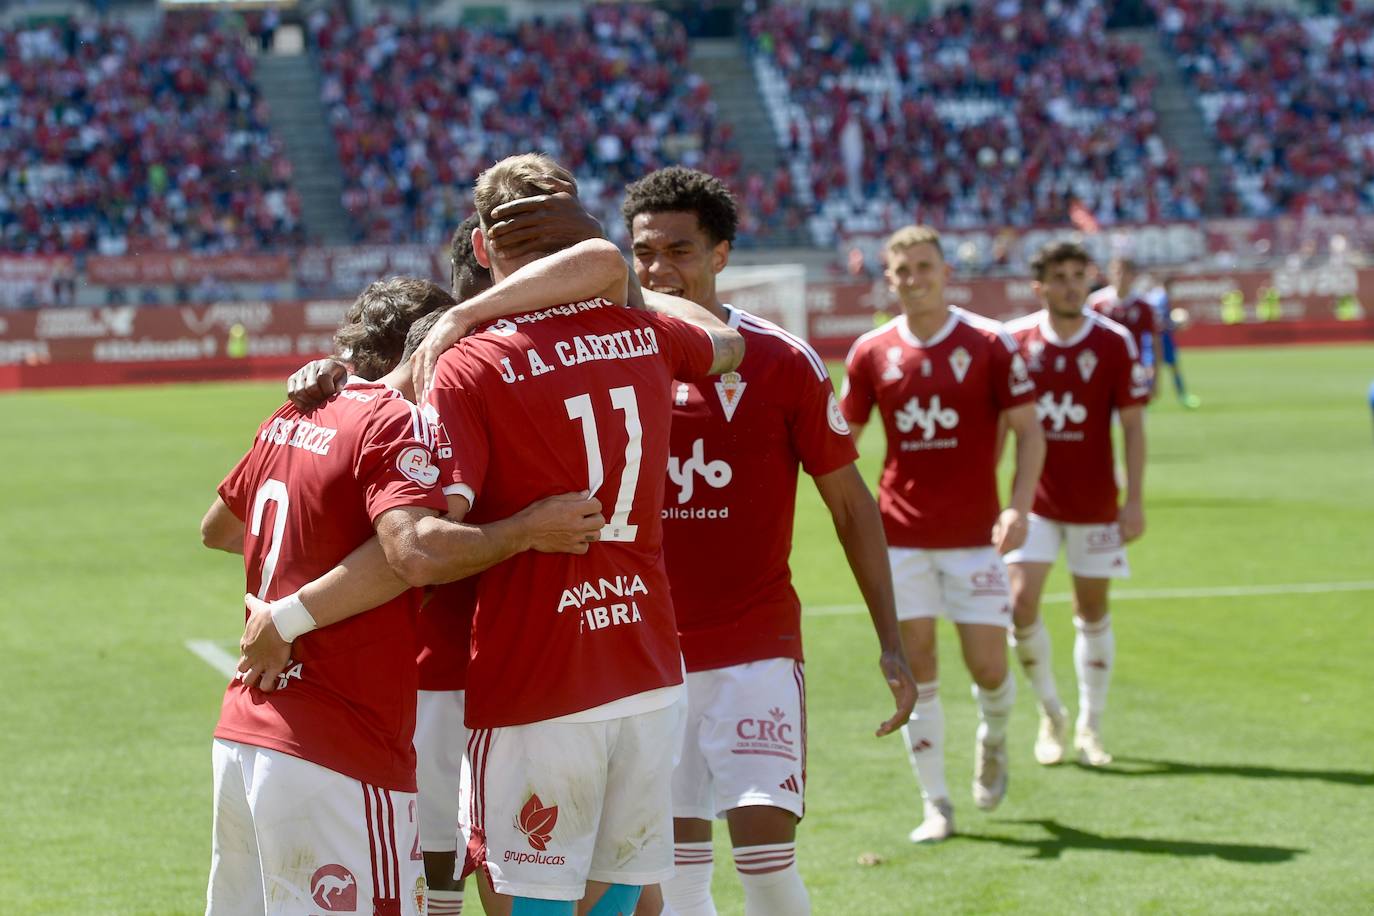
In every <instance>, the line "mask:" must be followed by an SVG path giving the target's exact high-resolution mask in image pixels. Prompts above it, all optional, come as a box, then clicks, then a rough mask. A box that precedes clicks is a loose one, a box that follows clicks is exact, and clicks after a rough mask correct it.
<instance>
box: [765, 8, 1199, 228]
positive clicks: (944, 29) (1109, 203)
mask: <svg viewBox="0 0 1374 916" xmlns="http://www.w3.org/2000/svg"><path fill="white" fill-rule="evenodd" d="M1105 19H1106V16H1105V12H1104V8H1103V4H1101V3H1099V2H1096V0H1055V2H1051V3H1047V4H1043V5H1038V4H1037V5H1031V4H1027V5H1021V4H1018V3H1008V2H993V0H979V2H976V3H973V4H968V5H958V6H951V7H949V8H948V9H946V10H944V11H943V12H941V13H940V14H938V15H935V16H933V17H929V18H921V19H915V18H906V17H902V16H896V15H889V14H886V13H883V12H881V11H879V10H876V9H873V8H871V7H870V6H869V5H868V4H858V5H855V6H853V7H843V8H836V9H815V8H803V7H799V6H789V5H776V6H772V7H770V8H769V9H767V10H765V11H763V12H761V13H758V14H756V15H755V16H753V17H752V18H751V19H750V21H749V23H748V31H749V39H750V42H751V45H752V47H753V49H754V53H755V54H756V56H757V57H758V58H759V59H760V61H761V63H762V65H763V69H764V70H765V71H768V70H771V71H773V72H774V73H777V74H780V75H781V76H782V78H783V83H784V85H785V93H783V94H780V95H774V96H773V97H772V98H770V102H772V103H773V104H774V106H775V107H781V108H782V110H784V111H785V112H786V115H785V116H784V117H783V118H782V119H781V121H782V122H783V123H782V125H781V126H782V129H783V131H784V137H785V140H784V142H785V143H786V144H787V145H789V146H790V148H791V152H792V153H793V154H794V156H795V157H796V160H797V161H800V162H803V163H806V164H807V166H806V167H805V169H804V177H805V180H806V181H807V182H809V188H808V190H809V191H810V194H811V196H812V197H814V199H815V201H816V204H817V216H816V217H815V218H814V219H813V222H812V225H813V233H814V234H815V235H816V236H817V240H818V241H826V240H828V239H829V238H830V237H831V236H832V235H833V234H834V233H835V232H836V231H837V230H846V229H848V230H855V229H857V230H863V231H869V232H874V231H887V230H889V229H892V228H895V226H897V225H901V224H902V223H905V222H909V221H910V219H911V218H912V216H913V214H914V215H915V216H916V218H918V219H920V220H923V221H927V222H931V223H934V224H938V225H944V226H946V227H949V228H968V227H972V226H983V225H999V224H1007V223H1010V224H1013V225H1032V224H1039V223H1056V222H1064V221H1065V220H1066V216H1067V213H1068V211H1069V207H1070V206H1071V204H1072V203H1073V202H1074V201H1079V202H1081V203H1082V204H1083V205H1084V206H1086V207H1087V208H1088V209H1089V210H1090V211H1091V212H1092V213H1093V215H1094V216H1095V217H1096V219H1097V220H1098V221H1099V222H1100V223H1103V224H1110V223H1117V222H1127V221H1144V220H1160V219H1191V218H1196V217H1197V216H1199V215H1200V213H1201V203H1202V199H1203V192H1204V188H1205V182H1206V177H1205V175H1203V174H1195V173H1191V172H1188V171H1185V170H1184V169H1183V168H1182V167H1181V166H1180V164H1179V162H1178V159H1177V157H1176V155H1175V154H1174V153H1173V152H1171V151H1170V150H1168V149H1167V148H1166V147H1165V145H1164V143H1163V141H1162V140H1161V139H1160V137H1159V135H1158V133H1157V132H1156V123H1155V121H1156V119H1155V114H1154V112H1153V110H1152V109H1151V107H1150V93H1151V91H1152V89H1153V86H1154V83H1153V80H1152V79H1150V78H1149V77H1147V76H1146V75H1145V74H1144V72H1143V70H1142V68H1141V53H1140V50H1139V49H1138V48H1136V47H1133V46H1131V45H1127V44H1124V43H1122V42H1120V41H1116V40H1113V39H1110V38H1108V36H1107V33H1106V30H1105ZM767 82H768V81H767V79H765V83H767ZM836 138H838V140H839V152H840V155H838V156H836V155H835V154H834V145H835V141H836ZM1142 192H1143V193H1142Z"/></svg>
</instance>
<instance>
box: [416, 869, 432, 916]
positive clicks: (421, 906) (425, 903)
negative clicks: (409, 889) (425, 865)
mask: <svg viewBox="0 0 1374 916" xmlns="http://www.w3.org/2000/svg"><path fill="white" fill-rule="evenodd" d="M428 891H429V889H428V888H427V887H426V886H425V878H424V876H423V875H421V876H420V877H418V878H416V879H415V912H417V913H419V914H420V916H425V913H427V912H428V911H429V893H428Z"/></svg>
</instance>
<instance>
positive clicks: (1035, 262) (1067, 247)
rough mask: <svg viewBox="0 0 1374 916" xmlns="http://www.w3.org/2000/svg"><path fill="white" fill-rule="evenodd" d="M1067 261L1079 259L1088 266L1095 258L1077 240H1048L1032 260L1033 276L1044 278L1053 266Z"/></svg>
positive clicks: (1038, 278) (1039, 278)
mask: <svg viewBox="0 0 1374 916" xmlns="http://www.w3.org/2000/svg"><path fill="white" fill-rule="evenodd" d="M1065 261H1078V262H1079V263H1080V264H1083V265H1085V266H1086V265H1088V264H1091V263H1092V262H1093V258H1092V255H1090V254H1088V249H1086V248H1084V247H1083V246H1082V245H1080V244H1078V243H1077V242H1070V241H1067V240H1064V241H1058V242H1047V243H1045V244H1044V245H1043V246H1041V248H1040V250H1039V251H1037V252H1036V253H1035V257H1033V258H1031V260H1030V270H1031V276H1032V277H1034V278H1035V279H1037V280H1043V279H1045V274H1046V273H1047V272H1048V271H1049V269H1050V268H1051V267H1055V266H1057V265H1059V264H1063V263H1064V262H1065Z"/></svg>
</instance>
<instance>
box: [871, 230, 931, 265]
mask: <svg viewBox="0 0 1374 916" xmlns="http://www.w3.org/2000/svg"><path fill="white" fill-rule="evenodd" d="M917 245H934V246H935V250H936V251H938V252H940V258H941V259H943V258H944V256H945V251H944V249H943V248H941V247H940V233H938V232H936V231H935V230H934V229H933V228H931V227H930V226H903V227H902V228H900V229H898V230H897V231H896V232H894V233H892V234H891V235H889V236H888V237H887V241H886V242H885V243H883V254H884V256H886V255H889V254H894V253H895V252H898V251H903V250H905V249H907V248H914V247H915V246H917Z"/></svg>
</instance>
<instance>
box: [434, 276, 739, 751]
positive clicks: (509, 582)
mask: <svg viewBox="0 0 1374 916" xmlns="http://www.w3.org/2000/svg"><path fill="white" fill-rule="evenodd" d="M712 359H713V348H712V345H711V339H710V336H709V335H707V334H706V332H705V331H702V330H700V329H699V328H695V327H693V326H691V325H689V324H686V323H685V322H681V321H677V320H675V319H671V318H665V317H662V316H659V315H655V314H652V313H649V312H643V311H638V310H632V309H623V308H616V307H614V306H612V305H611V304H610V303H609V302H606V301H604V300H594V301H590V302H578V303H572V304H570V305H564V306H558V307H556V308H552V309H545V310H542V311H538V312H531V313H527V314H524V315H520V316H518V317H516V318H514V319H513V320H509V319H503V320H501V321H498V322H497V323H496V324H494V325H492V326H490V327H488V328H487V329H486V330H484V331H483V332H482V333H480V334H477V335H474V336H472V337H468V338H466V339H464V340H463V341H461V342H460V343H459V344H458V345H457V346H455V347H454V348H453V349H451V350H449V351H448V352H447V353H445V354H444V356H443V357H442V358H441V359H440V360H439V365H438V367H437V368H436V370H435V374H434V384H433V387H432V388H431V390H430V394H429V397H430V403H431V405H432V406H433V407H434V408H435V410H436V411H437V413H438V416H439V418H440V419H441V421H442V424H443V435H445V436H447V437H448V441H449V442H450V443H451V444H452V448H453V461H454V466H453V472H452V480H451V482H450V484H449V486H448V487H447V488H446V489H447V492H449V493H460V494H462V495H464V496H466V497H468V500H469V502H470V503H471V505H472V511H471V513H470V515H469V518H470V519H471V520H472V521H473V522H485V521H491V520H494V519H501V518H505V517H507V516H509V515H511V514H513V513H515V512H517V511H519V510H520V509H523V508H524V507H525V506H527V505H528V504H529V503H531V502H534V501H535V500H538V499H542V498H544V497H547V496H552V495H554V494H557V493H565V492H570V491H575V490H583V489H589V490H591V491H592V493H593V494H594V495H596V497H597V498H598V499H600V500H601V504H602V506H603V507H605V512H606V514H608V515H609V516H610V519H609V521H608V523H607V525H606V527H605V528H604V529H603V530H602V534H601V541H600V542H598V543H596V544H593V545H592V547H591V550H590V551H588V552H587V554H585V555H584V556H574V555H571V554H543V553H536V552H533V551H530V552H526V553H522V554H519V555H517V556H514V557H511V558H510V559H509V560H506V561H505V562H503V563H500V564H498V565H496V566H493V567H492V568H491V569H489V570H487V571H486V572H484V573H483V574H482V575H481V576H480V577H479V579H478V586H477V615H476V617H475V619H474V620H473V640H472V657H471V660H470V662H469V667H468V673H469V677H468V686H467V724H468V725H469V727H471V728H497V727H500V726H505V725H519V724H522V723H527V722H538V721H542V720H546V719H554V718H558V717H561V716H565V715H569V714H572V713H576V712H581V711H584V710H589V709H594V708H596V707H598V706H602V705H605V704H607V703H610V702H613V701H616V700H620V699H623V698H626V697H632V696H635V695H637V694H641V693H645V692H647V691H650V690H656V689H658V688H663V687H670V686H673V685H676V684H680V683H681V682H682V660H681V655H680V652H679V649H678V639H677V631H676V628H675V626H674V619H673V604H672V599H671V597H670V594H669V589H668V576H667V573H666V571H665V569H664V565H663V523H662V519H661V518H660V513H661V512H662V508H663V486H664V480H665V476H666V471H667V467H668V426H669V422H670V420H671V418H672V401H671V382H672V379H673V378H675V377H679V378H686V379H695V378H700V377H701V376H702V375H704V374H705V373H706V372H708V371H709V370H710V367H711V362H712Z"/></svg>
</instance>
